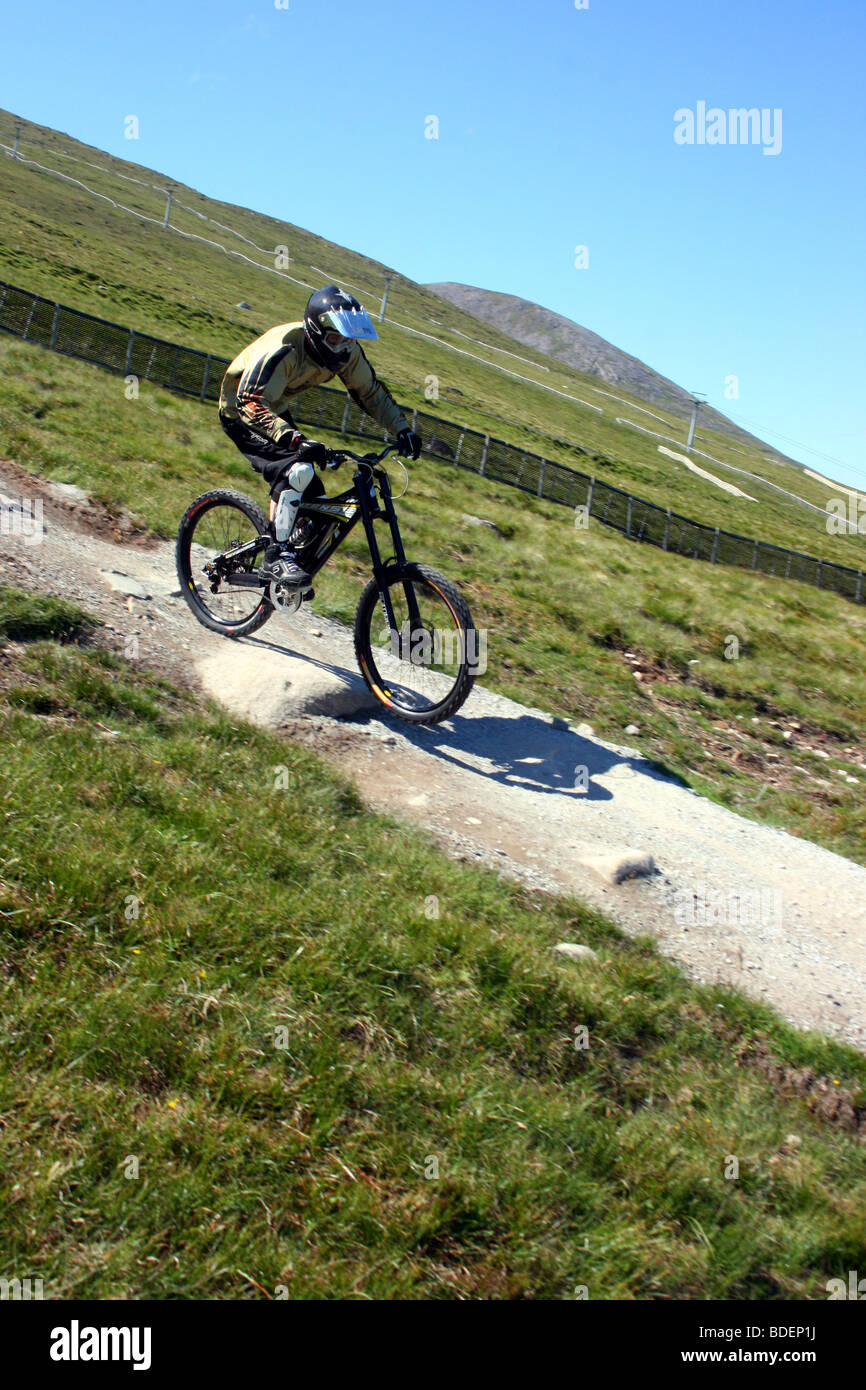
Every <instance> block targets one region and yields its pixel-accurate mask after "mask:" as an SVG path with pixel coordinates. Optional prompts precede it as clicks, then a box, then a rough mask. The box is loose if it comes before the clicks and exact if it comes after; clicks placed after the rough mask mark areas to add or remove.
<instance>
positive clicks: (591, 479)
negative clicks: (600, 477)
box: [586, 474, 595, 521]
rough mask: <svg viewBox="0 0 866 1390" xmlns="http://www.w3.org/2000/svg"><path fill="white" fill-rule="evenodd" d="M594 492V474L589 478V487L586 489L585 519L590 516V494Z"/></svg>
mask: <svg viewBox="0 0 866 1390" xmlns="http://www.w3.org/2000/svg"><path fill="white" fill-rule="evenodd" d="M594 492H595V474H593V476H592V477H591V478H590V480H589V487H588V488H587V490H586V518H587V521H588V520H589V518H590V517H591V516H592V494H593V493H594Z"/></svg>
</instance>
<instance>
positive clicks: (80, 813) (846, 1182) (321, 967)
mask: <svg viewBox="0 0 866 1390" xmlns="http://www.w3.org/2000/svg"><path fill="white" fill-rule="evenodd" d="M0 640H2V641H3V643H4V649H3V651H2V653H0V733H2V737H3V747H4V750H5V754H4V773H5V774H6V776H7V778H8V784H7V787H6V789H5V791H4V808H5V809H4V814H5V826H6V829H5V833H4V841H3V847H2V851H0V870H2V877H0V951H2V956H3V961H4V967H5V968H4V970H3V972H2V978H0V1002H2V1018H3V1030H4V1037H3V1043H4V1045H3V1048H2V1050H0V1110H2V1113H3V1116H4V1143H3V1153H4V1167H3V1170H2V1172H0V1186H2V1193H3V1198H4V1209H5V1216H4V1223H3V1237H2V1246H3V1258H4V1267H5V1268H7V1269H9V1270H26V1271H27V1272H28V1273H32V1274H33V1275H38V1276H39V1277H40V1278H42V1279H43V1281H44V1284H45V1297H46V1298H97V1299H115V1300H116V1299H130V1298H132V1299H140V1298H157V1299H195V1298H198V1299H202V1298H207V1299H238V1298H252V1299H261V1298H265V1299H274V1298H280V1297H286V1296H288V1297H290V1298H293V1299H295V1298H327V1299H335V1298H345V1299H355V1298H367V1299H369V1298H391V1299H393V1298H458V1299H478V1298H484V1299H486V1298H494V1299H500V1298H503V1299H505V1298H518V1299H523V1298H533V1299H545V1298H555V1299H574V1298H586V1297H588V1298H590V1299H592V1300H594V1301H598V1300H610V1299H635V1298H638V1299H653V1298H662V1299H677V1298H679V1299H756V1300H761V1299H797V1298H816V1299H823V1298H824V1297H825V1295H826V1285H827V1281H828V1279H830V1278H833V1277H836V1276H838V1275H839V1273H840V1272H843V1271H844V1270H846V1269H848V1268H849V1267H851V1268H857V1267H858V1265H859V1266H860V1267H861V1268H862V1265H863V1260H864V1258H866V1250H864V1243H863V1224H862V1211H863V1203H864V1199H866V1157H864V1154H866V1150H864V1146H863V1144H862V1142H861V1140H860V1137H859V1136H858V1131H857V1118H856V1117H857V1114H858V1113H861V1114H862V1101H863V1096H864V1094H866V1091H864V1087H866V1061H864V1058H863V1057H862V1056H861V1055H859V1054H857V1053H855V1052H852V1051H851V1050H850V1049H848V1048H844V1047H841V1046H839V1045H837V1044H834V1043H832V1042H828V1041H827V1040H826V1039H821V1038H818V1037H815V1036H809V1035H802V1034H797V1033H795V1032H794V1031H793V1030H791V1029H790V1028H788V1027H786V1026H785V1025H784V1024H782V1023H781V1022H780V1021H779V1020H778V1018H777V1017H776V1016H775V1015H774V1014H773V1013H772V1012H771V1011H770V1010H769V1009H767V1008H765V1007H764V1006H762V1005H761V1004H758V1003H751V1002H749V1001H748V1000H746V999H744V998H743V996H741V995H738V994H736V993H733V992H731V991H729V990H727V989H721V988H699V987H697V986H695V985H691V984H689V983H687V982H686V981H685V980H684V978H683V976H682V975H681V974H680V972H679V971H678V970H677V969H676V967H675V966H674V965H673V964H671V963H670V962H667V961H665V960H664V959H662V958H661V957H660V956H659V955H658V954H657V952H656V951H655V949H654V948H653V946H652V945H651V943H649V942H648V941H647V940H645V939H644V940H637V941H628V940H626V939H624V938H623V937H622V936H621V935H620V934H619V933H618V932H617V931H616V929H615V928H614V927H613V926H612V925H611V924H610V923H609V922H608V921H606V920H605V919H604V918H602V917H600V916H599V915H598V914H596V913H594V912H591V911H588V910H587V909H586V908H585V907H584V906H583V905H582V904H580V903H578V902H575V901H569V900H568V899H556V898H551V897H549V896H548V895H546V894H541V893H529V892H526V891H524V890H521V889H518V888H516V887H512V886H509V885H508V884H507V883H504V882H503V880H502V879H501V878H499V877H498V876H497V875H495V874H493V873H491V872H489V871H486V870H481V869H477V868H470V867H469V866H466V865H460V864H456V863H454V862H452V861H450V860H448V859H446V858H445V857H444V856H443V855H442V854H440V853H438V852H437V851H435V850H434V849H433V848H432V847H431V846H430V844H429V843H428V842H427V841H426V840H425V839H424V838H423V837H421V836H420V835H418V834H417V833H415V832H414V831H412V830H411V829H410V828H409V827H407V826H405V825H403V824H398V823H396V822H395V821H393V820H391V819H388V818H384V817H381V816H375V815H372V814H370V813H369V812H368V811H365V810H364V808H363V807H362V806H361V805H360V803H359V800H358V797H357V795H356V793H355V792H354V790H353V788H352V787H351V786H350V785H348V784H347V783H346V781H345V780H344V779H343V778H342V777H340V776H339V775H337V774H336V773H334V772H332V771H330V770H329V769H328V768H326V767H325V766H323V765H322V763H321V762H320V761H319V760H318V759H317V758H315V757H314V756H313V755H312V754H310V753H309V752H307V751H306V750H304V749H301V748H299V747H297V746H295V745H292V744H290V743H288V742H287V741H286V740H284V739H280V738H278V737H276V736H274V735H272V734H266V733H264V732H262V731H261V730H258V729H255V728H253V727H251V726H248V725H243V724H239V723H238V722H237V721H236V720H230V719H228V718H227V717H226V716H225V715H224V714H223V713H221V712H219V711H218V710H217V709H216V708H215V707H213V706H208V705H206V704H204V703H203V702H202V701H201V700H199V699H198V698H196V697H195V696H194V695H193V694H191V693H190V692H189V691H184V690H179V689H177V688H173V687H172V686H170V685H168V684H167V683H166V682H165V681H157V680H155V679H154V678H153V676H151V675H148V674H147V672H146V671H142V670H139V669H136V665H135V663H130V662H128V661H124V660H123V659H121V658H119V657H118V656H117V655H115V654H112V652H111V651H110V650H106V645H105V643H104V642H103V641H101V640H100V638H99V635H98V634H96V636H95V637H94V634H93V625H92V624H91V623H89V622H88V621H87V619H86V618H85V616H84V615H82V614H81V613H80V612H79V611H77V610H75V609H74V608H72V607H71V606H70V605H68V604H58V603H57V602H55V601H52V600H46V599H44V598H37V597H33V596H29V595H26V594H22V593H20V592H17V591H14V590H4V589H0ZM76 642H77V643H78V644H80V646H78V645H75V643H76ZM275 765H276V766H278V767H279V766H282V767H284V768H285V770H286V773H287V775H288V776H289V777H290V778H291V782H290V785H291V787H292V788H293V791H292V793H291V794H288V793H287V792H286V791H284V790H279V789H275V783H274V778H273V771H274V768H275ZM58 767H62V768H63V777H62V780H60V779H58ZM252 789H255V792H254V794H252V795H251V790H252ZM268 805H270V806H271V807H272V808H273V809H272V812H271V813H270V814H266V813H264V810H265V807H266V806H268ZM289 846H291V850H289ZM217 863H218V864H219V866H220V871H219V875H218V878H217V879H215V877H214V865H215V864H217ZM431 903H435V905H436V910H435V912H431V911H430V910H429V905H430V904H431ZM562 940H579V941H580V942H582V943H585V944H587V945H589V946H591V947H592V948H593V950H594V951H595V952H596V959H594V960H589V961H586V960H584V961H582V962H581V963H580V966H579V967H576V966H575V964H574V963H573V962H571V961H568V960H565V959H563V958H562V957H561V956H559V955H556V954H555V953H554V952H553V950H552V949H551V948H552V947H553V946H554V945H555V944H556V943H557V942H559V941H562ZM581 1026H584V1027H588V1029H589V1045H588V1046H586V1047H582V1046H578V1045H577V1042H576V1038H577V1037H578V1030H579V1028H580V1027H581ZM807 1076H808V1077H809V1078H811V1081H810V1084H809V1085H808V1086H807V1085H806V1084H805V1080H804V1078H806V1077H807ZM780 1082H781V1084H780ZM858 1107H859V1111H858ZM731 1154H736V1155H738V1156H739V1157H738V1163H739V1164H740V1165H741V1168H740V1169H739V1170H738V1176H737V1179H736V1180H733V1181H732V1180H730V1173H729V1171H728V1169H727V1168H726V1163H727V1161H728V1160H727V1157H726V1156H729V1155H731ZM581 1290H582V1291H581Z"/></svg>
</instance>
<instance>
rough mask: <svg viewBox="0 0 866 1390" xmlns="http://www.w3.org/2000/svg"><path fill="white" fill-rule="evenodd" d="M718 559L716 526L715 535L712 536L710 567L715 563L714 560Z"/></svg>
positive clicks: (717, 530) (717, 532) (717, 529)
mask: <svg viewBox="0 0 866 1390" xmlns="http://www.w3.org/2000/svg"><path fill="white" fill-rule="evenodd" d="M718 557H719V528H718V526H717V527H716V530H715V534H714V536H713V553H712V556H711V557H710V564H711V565H714V564H715V563H716V560H717V559H718Z"/></svg>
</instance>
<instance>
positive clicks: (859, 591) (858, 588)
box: [854, 570, 863, 603]
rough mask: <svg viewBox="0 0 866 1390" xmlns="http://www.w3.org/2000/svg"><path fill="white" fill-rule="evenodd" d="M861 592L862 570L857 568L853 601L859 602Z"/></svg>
mask: <svg viewBox="0 0 866 1390" xmlns="http://www.w3.org/2000/svg"><path fill="white" fill-rule="evenodd" d="M862 593H863V571H862V570H858V571H857V589H856V592H855V594H854V602H855V603H859V602H860V598H861V595H862Z"/></svg>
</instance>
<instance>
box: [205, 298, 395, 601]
mask: <svg viewBox="0 0 866 1390" xmlns="http://www.w3.org/2000/svg"><path fill="white" fill-rule="evenodd" d="M378 336H379V335H378V334H377V332H376V330H375V328H374V327H373V324H372V323H371V321H370V317H369V315H368V314H367V312H366V310H365V309H364V308H363V307H362V306H361V305H360V304H359V303H358V301H357V299H355V298H354V297H353V296H352V295H350V294H346V292H345V291H344V290H340V289H338V288H337V286H336V285H326V286H325V288H324V289H321V290H316V292H315V293H314V294H312V295H310V298H309V300H308V301H307V306H306V308H305V310H304V317H303V320H302V321H301V322H299V323H282V324H278V325H277V326H276V327H275V328H271V329H269V330H268V332H267V333H263V334H262V335H261V337H259V338H256V340H255V342H252V343H250V344H249V345H248V346H247V347H245V348H244V350H243V352H240V353H239V354H238V356H237V357H236V358H235V359H234V361H233V362H232V363H231V364H230V365H229V367H228V369H227V371H226V374H225V376H224V377H223V380H222V386H221V387H220V398H219V418H220V424H221V425H222V427H223V429H224V430H225V432H226V434H227V435H228V437H229V439H231V441H232V443H234V444H236V445H237V447H238V448H239V449H240V451H241V453H242V454H243V456H244V458H245V459H246V460H247V461H248V462H249V463H250V464H252V466H253V468H254V469H255V470H256V472H257V473H261V475H262V477H263V478H264V480H265V482H267V483H268V484H270V489H271V506H270V516H271V521H272V522H273V530H274V543H273V544H272V545H270V546H269V547H268V549H267V550H266V551H265V556H264V566H263V567H264V569H265V571H266V572H270V573H272V574H274V576H275V577H276V576H277V575H278V576H279V578H280V580H281V581H283V582H285V583H287V584H289V585H290V586H292V587H296V588H301V589H304V588H308V587H309V585H310V583H311V579H310V575H309V574H307V573H306V571H305V570H303V569H302V568H301V567H300V565H298V563H297V558H296V554H295V545H298V544H302V543H303V540H304V536H303V534H302V531H303V528H304V523H303V522H301V523H299V524H298V525H297V526H296V522H297V508H298V505H299V503H300V501H301V498H302V497H303V496H304V494H305V493H306V494H307V496H318V495H320V494H321V493H322V492H323V491H324V489H323V487H322V484H321V481H320V480H319V479H318V478H316V476H315V471H314V468H313V464H314V463H320V464H321V463H323V462H324V461H325V460H326V458H327V456H328V451H327V449H326V448H325V446H324V445H323V444H319V443H316V442H315V441H313V440H309V439H306V438H305V437H304V435H303V434H302V433H301V432H300V430H299V429H298V428H297V426H296V425H295V422H294V420H293V419H292V416H291V413H290V410H289V403H290V401H291V400H292V398H293V397H294V396H297V395H300V393H301V392H302V391H306V390H308V388H309V387H311V386H321V385H323V383H324V382H326V381H331V380H332V379H333V378H334V377H335V376H339V377H340V379H341V381H342V382H343V383H344V385H345V386H346V389H347V391H348V392H349V395H350V396H351V398H352V400H353V401H355V403H356V404H357V405H359V406H361V408H362V409H363V410H365V411H366V413H367V414H368V415H372V417H373V419H374V420H378V422H379V424H380V425H382V426H383V428H384V429H386V430H387V431H388V432H389V434H393V435H395V436H396V438H397V447H398V450H399V452H400V453H401V454H402V455H403V456H404V457H411V458H413V459H417V458H418V455H419V454H420V452H421V439H420V437H419V436H418V435H417V434H415V433H414V431H413V430H412V429H410V427H409V424H408V422H407V420H406V417H405V415H404V414H403V412H402V410H401V409H400V407H399V406H398V405H397V402H396V401H395V400H394V398H393V397H392V395H391V393H390V392H389V391H388V390H387V388H386V387H385V386H384V385H383V384H382V382H380V381H379V380H378V378H377V376H376V373H375V372H374V371H373V368H372V367H371V365H370V363H369V362H368V361H367V358H366V357H365V356H364V352H363V349H362V348H361V345H360V341H359V340H371V339H375V338H378ZM293 533H294V535H293ZM292 541H294V543H295V545H293V544H292Z"/></svg>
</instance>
